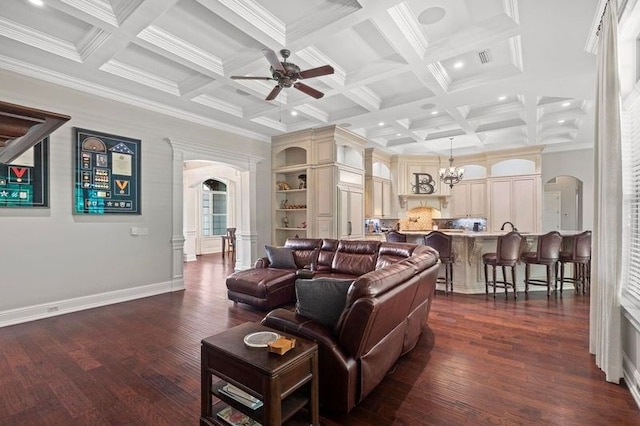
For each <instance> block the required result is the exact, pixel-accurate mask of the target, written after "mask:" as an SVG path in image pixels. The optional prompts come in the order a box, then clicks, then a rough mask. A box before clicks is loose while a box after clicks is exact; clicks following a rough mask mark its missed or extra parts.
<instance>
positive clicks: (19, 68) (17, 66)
mask: <svg viewBox="0 0 640 426" xmlns="http://www.w3.org/2000/svg"><path fill="white" fill-rule="evenodd" d="M0 69H4V70H7V71H11V72H14V73H16V74H20V75H24V76H27V77H31V78H35V79H38V80H42V81H46V82H49V83H53V84H59V85H61V86H65V87H69V88H71V89H75V90H79V91H81V92H85V93H89V94H92V95H96V96H100V97H103V98H107V99H111V100H114V101H118V102H122V103H125V104H128V105H132V106H135V107H138V108H142V109H146V110H148V111H153V112H157V113H159V114H163V115H166V116H169V117H173V118H178V119H180V120H184V121H189V122H191V123H195V124H199V125H202V126H205V127H209V128H213V129H218V130H222V131H225V132H229V133H233V134H235V135H239V136H243V137H246V138H249V139H254V140H258V141H261V142H270V141H271V138H270V137H269V136H266V135H264V134H262V133H258V132H252V131H250V130H245V129H242V128H240V127H236V126H233V125H230V124H227V123H224V122H222V121H218V120H213V119H211V118H209V117H205V116H202V115H199V114H194V113H192V112H189V111H185V110H182V109H179V108H174V107H168V106H166V105H164V104H161V103H159V102H155V101H151V100H148V99H144V98H140V97H138V96H134V95H131V94H130V93H127V92H123V91H120V90H115V89H111V88H108V87H105V86H101V85H98V84H95V83H92V82H89V81H85V80H80V79H76V78H71V77H69V76H67V75H65V74H61V73H58V72H55V71H50V70H48V69H45V68H41V67H38V66H35V65H32V64H29V63H26V62H22V61H17V60H14V59H12V58H8V57H6V56H2V55H0Z"/></svg>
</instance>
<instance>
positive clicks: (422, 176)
mask: <svg viewBox="0 0 640 426" xmlns="http://www.w3.org/2000/svg"><path fill="white" fill-rule="evenodd" d="M413 177H414V179H415V183H412V184H411V190H412V191H413V193H414V194H433V193H434V192H435V183H436V182H435V181H434V180H433V177H431V175H430V174H429V173H414V174H413Z"/></svg>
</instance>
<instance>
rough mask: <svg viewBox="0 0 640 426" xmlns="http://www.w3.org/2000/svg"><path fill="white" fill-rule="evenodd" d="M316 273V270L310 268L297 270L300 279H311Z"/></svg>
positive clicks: (297, 276)
mask: <svg viewBox="0 0 640 426" xmlns="http://www.w3.org/2000/svg"><path fill="white" fill-rule="evenodd" d="M315 275H316V273H315V272H313V271H311V270H309V269H298V270H297V271H296V279H297V278H300V279H311V278H313V277H314V276H315Z"/></svg>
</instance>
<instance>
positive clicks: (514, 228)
mask: <svg viewBox="0 0 640 426" xmlns="http://www.w3.org/2000/svg"><path fill="white" fill-rule="evenodd" d="M507 223H508V224H509V225H511V231H515V232H518V228H516V227H515V226H513V223H511V222H505V223H503V224H502V226H501V227H500V230H501V231H504V226H505V225H506V224H507Z"/></svg>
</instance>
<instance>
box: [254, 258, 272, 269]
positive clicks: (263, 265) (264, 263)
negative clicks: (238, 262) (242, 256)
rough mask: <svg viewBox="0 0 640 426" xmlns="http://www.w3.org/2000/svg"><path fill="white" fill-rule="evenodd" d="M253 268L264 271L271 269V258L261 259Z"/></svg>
mask: <svg viewBox="0 0 640 426" xmlns="http://www.w3.org/2000/svg"><path fill="white" fill-rule="evenodd" d="M253 267H254V268H256V269H262V268H267V267H269V258H268V257H266V256H265V257H259V258H258V260H256V262H255V263H254V264H253Z"/></svg>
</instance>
